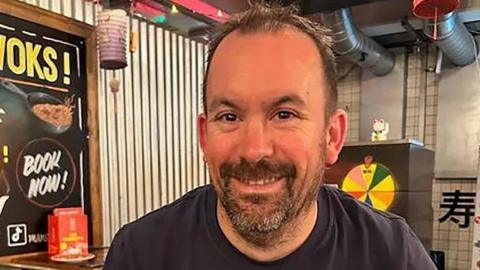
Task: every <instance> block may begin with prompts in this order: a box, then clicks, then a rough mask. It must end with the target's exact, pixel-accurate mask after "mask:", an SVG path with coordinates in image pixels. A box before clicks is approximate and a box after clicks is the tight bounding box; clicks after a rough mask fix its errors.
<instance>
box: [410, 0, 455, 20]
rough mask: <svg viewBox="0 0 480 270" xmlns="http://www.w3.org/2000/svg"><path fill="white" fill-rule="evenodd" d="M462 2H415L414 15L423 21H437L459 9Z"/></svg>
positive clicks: (435, 0) (433, 0)
mask: <svg viewBox="0 0 480 270" xmlns="http://www.w3.org/2000/svg"><path fill="white" fill-rule="evenodd" d="M459 5H460V0H413V14H414V15H415V16H417V17H419V18H422V19H435V18H436V17H438V16H442V15H445V14H447V13H450V12H452V11H454V10H455V9H457V8H458V6H459Z"/></svg>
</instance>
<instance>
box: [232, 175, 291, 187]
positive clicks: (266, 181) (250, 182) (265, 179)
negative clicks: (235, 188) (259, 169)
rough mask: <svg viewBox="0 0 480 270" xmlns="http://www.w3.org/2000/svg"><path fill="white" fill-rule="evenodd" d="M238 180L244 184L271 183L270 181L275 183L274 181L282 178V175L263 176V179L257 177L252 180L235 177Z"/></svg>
mask: <svg viewBox="0 0 480 270" xmlns="http://www.w3.org/2000/svg"><path fill="white" fill-rule="evenodd" d="M235 179H236V180H238V181H240V182H242V183H244V184H247V185H259V186H261V185H266V184H270V183H273V182H276V181H279V180H281V179H282V177H270V178H262V179H256V180H250V179H238V178H235Z"/></svg>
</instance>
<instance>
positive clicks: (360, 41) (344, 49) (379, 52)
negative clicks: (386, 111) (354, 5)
mask: <svg viewBox="0 0 480 270" xmlns="http://www.w3.org/2000/svg"><path fill="white" fill-rule="evenodd" d="M320 18H321V20H322V22H323V24H324V25H325V26H326V27H328V28H329V29H330V30H331V31H332V32H331V35H332V37H333V40H334V46H333V50H334V51H335V52H336V53H338V54H340V55H343V56H345V57H346V58H347V59H349V60H350V61H352V62H354V63H355V64H357V65H359V66H360V67H362V68H365V69H368V70H370V71H371V72H372V73H374V74H376V75H385V74H387V73H389V72H390V71H391V70H392V69H393V67H394V66H395V58H394V56H393V54H392V53H390V52H389V51H387V50H386V49H385V48H383V47H382V46H380V45H379V44H378V43H376V42H375V41H374V40H372V39H371V38H369V37H368V36H366V35H365V34H363V33H362V32H360V31H359V30H358V29H357V28H356V27H355V25H354V24H353V21H352V16H351V13H350V9H348V8H343V9H339V10H336V11H333V12H324V13H321V15H320Z"/></svg>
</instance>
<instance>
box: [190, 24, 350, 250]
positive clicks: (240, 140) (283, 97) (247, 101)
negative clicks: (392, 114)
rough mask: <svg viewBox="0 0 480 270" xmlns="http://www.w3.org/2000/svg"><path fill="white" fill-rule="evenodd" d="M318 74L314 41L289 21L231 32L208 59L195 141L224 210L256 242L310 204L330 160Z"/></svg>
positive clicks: (321, 81)
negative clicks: (272, 29) (274, 27)
mask: <svg viewBox="0 0 480 270" xmlns="http://www.w3.org/2000/svg"><path fill="white" fill-rule="evenodd" d="M323 74H324V72H323V70H322V62H321V58H320V54H319V52H318V50H317V48H316V45H315V43H314V42H313V40H311V39H310V38H309V37H308V36H307V35H305V34H303V33H300V32H298V31H296V30H293V29H289V28H286V29H284V30H280V31H278V32H276V33H252V34H240V33H238V32H233V33H231V34H230V35H228V36H227V37H226V38H225V39H224V40H223V41H222V42H221V44H220V45H219V47H218V48H217V50H216V52H215V55H214V57H213V59H212V62H211V65H210V72H209V77H208V79H207V107H208V114H207V115H208V116H206V115H200V116H199V119H198V124H199V130H200V139H201V145H202V149H203V151H204V155H205V158H206V161H207V162H208V167H209V173H210V177H211V180H212V183H213V185H214V187H215V190H216V192H217V194H218V197H219V200H220V202H221V203H222V205H223V207H224V209H225V212H226V213H227V215H228V217H229V218H230V220H231V222H232V224H233V226H234V227H235V229H236V230H237V231H238V232H239V233H240V234H241V235H242V236H243V237H244V238H246V239H247V240H248V241H250V242H252V243H254V244H256V245H258V246H266V245H268V243H265V242H268V241H269V239H265V238H264V237H263V236H265V235H268V233H273V232H275V231H278V230H279V229H281V228H283V227H284V226H285V225H287V224H289V223H291V221H292V220H294V219H295V217H297V216H298V215H299V214H300V213H301V212H302V210H304V209H305V207H310V206H311V204H312V202H313V201H314V200H315V197H316V195H317V194H318V188H319V185H320V182H321V178H322V176H323V169H324V166H325V162H326V161H327V162H328V160H332V157H331V155H329V154H328V151H326V150H327V149H326V148H327V144H328V140H329V138H330V135H329V131H328V128H327V127H328V126H329V125H328V123H327V122H326V121H325V120H326V117H325V105H326V95H325V91H326V89H325V88H326V80H325V78H324V75H323ZM342 143H343V141H342ZM336 154H338V152H337V153H335V157H334V159H336ZM326 159H327V160H326Z"/></svg>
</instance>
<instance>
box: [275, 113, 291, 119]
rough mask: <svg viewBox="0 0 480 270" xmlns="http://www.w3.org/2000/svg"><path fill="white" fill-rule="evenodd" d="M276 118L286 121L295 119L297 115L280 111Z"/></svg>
mask: <svg viewBox="0 0 480 270" xmlns="http://www.w3.org/2000/svg"><path fill="white" fill-rule="evenodd" d="M276 116H277V117H278V119H280V120H286V119H290V118H292V117H294V116H295V114H293V113H292V112H289V111H279V112H277V115H276Z"/></svg>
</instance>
